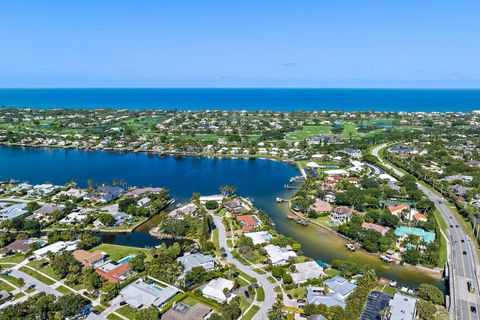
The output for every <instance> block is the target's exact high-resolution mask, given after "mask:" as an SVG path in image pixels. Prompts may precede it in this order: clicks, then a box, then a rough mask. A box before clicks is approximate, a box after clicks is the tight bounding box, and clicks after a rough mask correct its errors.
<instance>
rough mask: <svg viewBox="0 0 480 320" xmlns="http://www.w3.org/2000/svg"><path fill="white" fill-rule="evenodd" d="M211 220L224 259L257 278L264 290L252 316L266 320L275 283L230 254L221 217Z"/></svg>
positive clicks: (272, 302)
mask: <svg viewBox="0 0 480 320" xmlns="http://www.w3.org/2000/svg"><path fill="white" fill-rule="evenodd" d="M213 221H214V223H215V226H216V227H217V229H218V242H219V244H220V247H223V248H224V249H225V252H226V254H227V257H226V260H227V262H229V263H231V264H233V265H234V266H236V267H237V268H238V269H239V270H241V271H242V272H244V273H246V274H247V275H249V276H250V277H252V278H255V279H256V280H257V283H258V285H259V286H260V287H262V288H263V290H264V291H265V301H263V302H260V303H259V307H260V310H258V312H257V314H256V315H255V316H254V317H253V318H252V319H253V320H267V319H268V311H269V310H270V309H271V307H272V306H273V304H274V303H275V298H276V296H277V294H276V293H275V291H274V287H275V286H276V284H272V283H270V282H269V281H268V280H267V277H268V276H269V274H268V273H267V274H263V275H261V274H258V273H256V272H255V271H253V270H252V268H251V267H249V266H246V265H244V264H243V263H242V262H240V261H239V260H237V259H236V258H235V257H234V256H232V253H231V252H232V250H231V249H230V248H229V247H228V245H227V233H226V230H225V226H224V225H223V223H222V217H219V216H216V215H214V216H213Z"/></svg>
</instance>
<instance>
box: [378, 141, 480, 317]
mask: <svg viewBox="0 0 480 320" xmlns="http://www.w3.org/2000/svg"><path fill="white" fill-rule="evenodd" d="M384 147H386V144H383V145H379V146H377V147H375V148H374V149H373V150H372V155H374V156H375V157H377V158H378V159H379V161H380V163H381V164H382V165H383V166H385V167H386V168H388V169H390V170H392V171H393V172H394V173H395V174H396V175H398V176H399V177H402V176H404V173H403V172H402V171H400V170H399V169H398V168H395V167H393V166H392V165H390V164H389V163H386V162H385V161H383V160H382V159H381V158H380V157H379V156H378V153H379V151H380V150H381V149H382V148H384ZM417 187H418V188H419V189H420V190H421V191H422V192H423V193H424V194H425V195H426V196H427V197H428V198H429V199H430V200H432V201H433V202H434V203H435V207H436V208H437V210H438V211H439V212H440V214H441V215H442V218H443V220H444V221H445V222H446V224H447V226H448V230H447V237H448V241H447V251H448V254H447V256H448V257H447V259H448V265H449V271H450V272H449V280H450V298H451V305H450V316H451V318H453V319H458V320H463V319H469V320H472V319H480V314H479V312H480V297H479V289H480V282H479V277H478V270H479V268H478V257H477V251H476V249H475V246H476V244H475V242H472V240H471V239H470V237H469V236H468V235H466V233H465V231H464V230H463V229H462V227H461V224H460V223H459V221H458V220H457V217H456V216H455V214H454V213H453V212H452V210H451V208H450V207H449V206H448V201H446V200H445V198H443V197H442V196H441V195H439V194H436V193H434V192H432V191H431V190H430V189H429V188H427V187H425V186H423V185H422V184H420V183H417ZM464 253H465V254H464ZM469 280H470V281H471V282H472V284H473V286H474V287H475V288H476V293H470V292H469V291H468V288H467V281H469ZM472 307H474V308H476V310H477V311H476V312H475V313H474V312H472V311H471V308H472Z"/></svg>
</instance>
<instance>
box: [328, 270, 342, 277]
mask: <svg viewBox="0 0 480 320" xmlns="http://www.w3.org/2000/svg"><path fill="white" fill-rule="evenodd" d="M324 271H325V273H326V274H327V275H328V276H329V277H335V276H339V275H340V271H339V270H336V269H331V268H330V269H327V270H324Z"/></svg>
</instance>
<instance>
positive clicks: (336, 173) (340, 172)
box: [323, 169, 349, 176]
mask: <svg viewBox="0 0 480 320" xmlns="http://www.w3.org/2000/svg"><path fill="white" fill-rule="evenodd" d="M323 173H325V174H326V175H327V176H348V175H349V173H348V171H347V170H344V169H331V170H325V171H324V172H323Z"/></svg>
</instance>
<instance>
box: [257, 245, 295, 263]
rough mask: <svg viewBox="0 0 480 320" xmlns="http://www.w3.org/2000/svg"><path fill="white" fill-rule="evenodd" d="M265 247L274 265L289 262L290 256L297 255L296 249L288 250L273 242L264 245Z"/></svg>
mask: <svg viewBox="0 0 480 320" xmlns="http://www.w3.org/2000/svg"><path fill="white" fill-rule="evenodd" d="M263 249H264V250H265V252H266V253H267V255H268V257H269V258H270V261H271V263H272V265H274V266H280V265H284V264H287V262H288V260H289V259H290V258H295V257H296V256H297V254H296V253H295V252H294V251H291V250H288V249H286V248H280V247H279V246H276V245H273V244H269V245H267V246H265V247H263Z"/></svg>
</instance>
